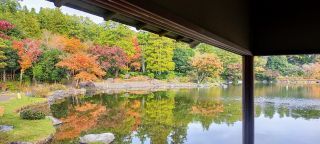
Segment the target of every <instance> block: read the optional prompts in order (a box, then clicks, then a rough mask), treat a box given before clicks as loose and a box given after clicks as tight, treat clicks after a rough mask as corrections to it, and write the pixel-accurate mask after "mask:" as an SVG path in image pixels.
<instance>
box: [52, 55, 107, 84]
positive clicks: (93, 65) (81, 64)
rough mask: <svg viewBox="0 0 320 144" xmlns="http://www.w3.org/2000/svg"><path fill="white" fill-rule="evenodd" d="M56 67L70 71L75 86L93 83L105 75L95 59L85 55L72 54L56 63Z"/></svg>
mask: <svg viewBox="0 0 320 144" xmlns="http://www.w3.org/2000/svg"><path fill="white" fill-rule="evenodd" d="M57 66H58V67H64V68H66V69H68V70H70V71H72V73H73V74H74V78H75V80H76V81H77V86H78V84H79V83H80V81H94V80H97V79H98V77H102V76H104V75H105V72H104V71H103V70H102V69H101V67H100V66H99V64H98V63H97V57H96V56H92V55H89V54H85V53H75V54H72V55H70V56H68V57H66V58H64V59H63V60H62V61H60V62H59V63H57Z"/></svg>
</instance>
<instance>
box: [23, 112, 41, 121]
mask: <svg viewBox="0 0 320 144" xmlns="http://www.w3.org/2000/svg"><path fill="white" fill-rule="evenodd" d="M45 117H46V115H45V114H44V113H43V112H39V111H32V110H24V111H22V112H20V118H22V119H26V120H40V119H44V118H45Z"/></svg>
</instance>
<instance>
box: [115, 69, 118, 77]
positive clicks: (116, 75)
mask: <svg viewBox="0 0 320 144" xmlns="http://www.w3.org/2000/svg"><path fill="white" fill-rule="evenodd" d="M118 75H119V69H116V74H115V77H116V78H117V77H118Z"/></svg>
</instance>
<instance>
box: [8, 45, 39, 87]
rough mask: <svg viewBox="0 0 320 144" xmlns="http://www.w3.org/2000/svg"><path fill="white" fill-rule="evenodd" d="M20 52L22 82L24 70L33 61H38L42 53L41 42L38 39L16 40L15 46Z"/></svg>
mask: <svg viewBox="0 0 320 144" xmlns="http://www.w3.org/2000/svg"><path fill="white" fill-rule="evenodd" d="M12 47H13V48H14V49H15V50H17V52H18V56H19V61H18V62H19V65H20V84H21V83H22V76H23V74H24V72H25V71H26V70H27V69H28V68H30V67H31V66H32V63H34V62H35V61H37V59H38V56H40V54H41V50H40V42H39V41H37V40H31V39H24V40H22V41H14V42H13V46H12Z"/></svg>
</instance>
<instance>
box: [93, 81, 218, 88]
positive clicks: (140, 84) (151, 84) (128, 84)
mask: <svg viewBox="0 0 320 144" xmlns="http://www.w3.org/2000/svg"><path fill="white" fill-rule="evenodd" d="M94 85H95V87H96V88H97V89H99V90H156V89H179V88H200V87H201V88H205V87H212V86H219V85H220V84H219V83H205V84H197V83H190V82H186V83H183V82H167V81H161V80H148V81H121V82H112V81H111V82H110V81H102V82H96V83H94Z"/></svg>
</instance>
